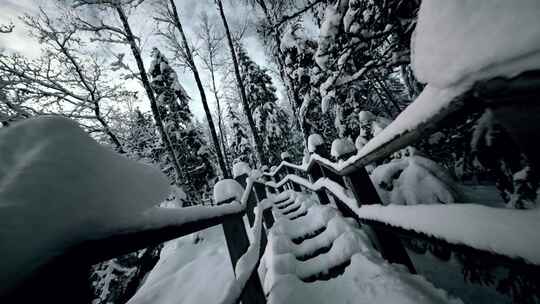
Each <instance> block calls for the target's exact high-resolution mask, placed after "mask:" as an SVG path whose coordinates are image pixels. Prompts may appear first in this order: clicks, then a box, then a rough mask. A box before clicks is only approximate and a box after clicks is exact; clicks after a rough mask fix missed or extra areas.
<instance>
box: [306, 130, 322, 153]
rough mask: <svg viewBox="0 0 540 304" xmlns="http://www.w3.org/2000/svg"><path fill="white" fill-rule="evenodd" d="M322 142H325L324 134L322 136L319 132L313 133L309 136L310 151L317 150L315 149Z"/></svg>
mask: <svg viewBox="0 0 540 304" xmlns="http://www.w3.org/2000/svg"><path fill="white" fill-rule="evenodd" d="M322 144H324V140H323V138H322V136H320V135H319V134H311V135H310V136H309V137H308V151H309V152H315V149H316V148H317V147H318V146H320V145H322Z"/></svg>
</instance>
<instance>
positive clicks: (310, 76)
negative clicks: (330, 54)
mask: <svg viewBox="0 0 540 304" xmlns="http://www.w3.org/2000/svg"><path fill="white" fill-rule="evenodd" d="M283 35H284V36H283V39H281V45H280V46H279V47H280V51H281V53H282V54H283V56H284V57H285V58H284V64H285V68H284V70H285V73H287V75H288V76H289V77H287V78H286V79H285V87H286V89H287V91H288V94H289V95H290V96H296V98H293V99H292V100H293V101H294V100H296V101H297V102H299V104H296V105H295V107H296V108H297V109H298V113H297V115H298V116H297V119H298V120H299V121H300V126H301V128H302V134H303V136H304V138H305V142H306V143H307V138H308V137H309V135H311V134H314V133H317V134H320V135H321V136H322V137H323V138H324V139H325V141H326V142H332V140H334V139H335V138H336V137H337V134H336V131H335V129H334V128H333V127H332V122H333V119H334V118H333V115H332V113H331V112H330V111H328V112H326V113H323V112H322V110H321V94H320V91H319V85H320V81H321V79H322V78H323V77H322V76H323V73H324V72H323V71H322V70H321V69H320V68H319V66H318V65H317V64H316V62H315V59H314V56H315V52H316V51H317V42H316V41H315V40H313V39H310V38H309V37H308V36H307V34H306V33H305V32H304V29H303V27H302V25H301V24H300V23H294V24H292V25H291V26H289V27H287V28H286V29H285V30H284V34H283Z"/></svg>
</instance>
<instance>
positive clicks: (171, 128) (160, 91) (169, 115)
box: [148, 49, 214, 201]
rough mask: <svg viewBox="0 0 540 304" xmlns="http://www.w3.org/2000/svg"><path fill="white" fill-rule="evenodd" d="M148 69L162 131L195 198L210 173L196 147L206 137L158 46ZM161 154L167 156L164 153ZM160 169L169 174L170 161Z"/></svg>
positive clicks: (203, 143) (209, 165)
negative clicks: (167, 137)
mask: <svg viewBox="0 0 540 304" xmlns="http://www.w3.org/2000/svg"><path fill="white" fill-rule="evenodd" d="M148 71H149V73H150V79H151V82H150V83H151V86H152V89H153V90H154V92H155V94H156V100H157V106H158V111H159V114H160V116H161V119H162V120H163V124H164V125H165V131H166V132H167V134H168V135H169V138H170V141H171V143H172V146H173V148H174V150H175V152H176V155H177V158H178V160H179V161H180V166H181V169H182V174H183V176H182V177H181V179H182V182H183V183H184V184H185V189H186V192H187V193H188V197H190V198H192V199H194V200H195V201H196V200H197V199H198V198H200V197H202V195H203V193H202V192H203V191H204V189H207V183H208V180H209V179H211V178H212V177H213V176H214V168H213V166H212V165H211V164H210V163H208V162H206V161H205V158H204V155H200V154H198V152H199V149H201V148H202V147H204V146H206V141H205V140H204V138H203V135H202V132H201V130H200V129H199V128H197V127H196V126H195V125H194V122H193V115H192V113H191V111H190V110H189V106H188V101H189V96H188V95H187V93H186V91H185V90H184V88H183V87H182V86H181V85H180V83H179V82H178V76H177V74H176V72H175V71H174V70H173V69H172V68H171V66H170V65H169V63H168V61H167V59H166V58H165V56H163V54H162V53H161V52H160V51H159V50H158V49H154V50H153V59H152V63H151V64H150V67H149V69H148ZM163 156H164V157H168V156H167V155H166V154H163ZM165 163H166V164H169V163H170V162H169V161H165ZM163 169H164V171H165V172H166V173H168V174H169V175H171V174H172V173H173V171H172V169H173V167H172V166H170V165H167V166H165V167H164V168H163Z"/></svg>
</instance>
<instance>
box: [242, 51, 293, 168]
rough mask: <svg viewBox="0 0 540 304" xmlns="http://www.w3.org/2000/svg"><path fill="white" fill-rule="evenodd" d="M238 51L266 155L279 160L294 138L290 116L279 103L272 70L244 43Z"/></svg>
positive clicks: (243, 77)
mask: <svg viewBox="0 0 540 304" xmlns="http://www.w3.org/2000/svg"><path fill="white" fill-rule="evenodd" d="M237 54H238V65H239V67H240V73H241V76H242V81H243V82H244V87H245V89H246V97H247V100H248V104H249V107H250V111H251V113H252V115H253V120H254V122H255V127H256V132H257V133H258V134H259V137H260V138H261V140H262V141H263V148H264V153H265V157H266V158H267V159H268V161H269V162H270V163H279V161H280V154H281V152H283V151H285V150H286V149H287V148H288V145H289V140H290V131H289V130H290V126H289V122H288V116H287V114H286V112H285V111H284V110H283V109H282V108H281V107H280V106H279V105H278V104H277V97H276V93H275V92H276V89H275V88H274V86H273V85H272V78H271V77H270V75H268V71H267V70H266V69H264V68H261V67H260V66H259V65H258V64H256V63H255V62H254V61H253V60H251V58H249V56H248V54H247V52H246V50H245V49H244V48H243V47H242V46H239V47H238V51H237Z"/></svg>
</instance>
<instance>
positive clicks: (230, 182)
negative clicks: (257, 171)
mask: <svg viewBox="0 0 540 304" xmlns="http://www.w3.org/2000/svg"><path fill="white" fill-rule="evenodd" d="M243 194H244V188H243V187H242V185H240V183H239V182H237V181H235V180H234V179H222V180H220V181H219V182H217V183H216V184H215V185H214V201H215V202H216V204H219V203H222V202H224V201H226V200H228V199H231V198H234V199H235V200H236V201H237V202H240V201H241V200H242V195H243Z"/></svg>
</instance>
